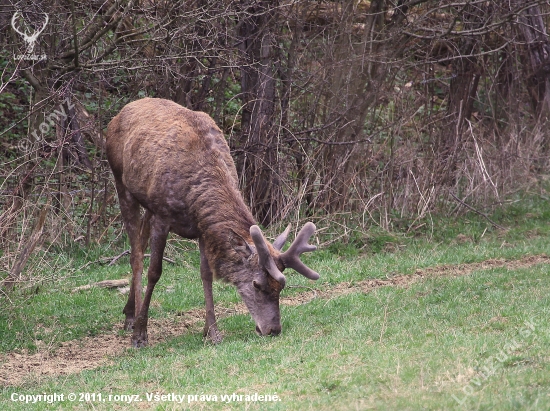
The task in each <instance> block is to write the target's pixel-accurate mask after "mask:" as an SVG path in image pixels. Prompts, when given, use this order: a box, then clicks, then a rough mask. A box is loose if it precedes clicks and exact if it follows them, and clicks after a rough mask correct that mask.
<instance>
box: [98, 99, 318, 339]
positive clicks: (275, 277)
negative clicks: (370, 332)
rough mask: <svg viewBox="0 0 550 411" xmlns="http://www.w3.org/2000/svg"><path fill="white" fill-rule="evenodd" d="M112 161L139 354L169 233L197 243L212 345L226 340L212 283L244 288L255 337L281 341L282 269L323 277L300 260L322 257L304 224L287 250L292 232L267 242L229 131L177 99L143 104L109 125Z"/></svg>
mask: <svg viewBox="0 0 550 411" xmlns="http://www.w3.org/2000/svg"><path fill="white" fill-rule="evenodd" d="M106 154H107V160H108V162H109V165H110V167H111V170H112V173H113V176H114V182H115V187H116V190H117V195H118V200H119V204H120V211H121V215H122V220H123V223H124V227H125V229H126V232H127V234H128V237H129V241H130V265H131V268H132V281H131V283H130V293H129V296H128V301H127V303H126V305H125V306H124V309H123V314H125V321H124V329H125V330H127V331H132V330H133V332H132V338H131V342H132V346H133V347H136V348H140V347H145V346H147V345H148V335H147V322H148V315H149V305H150V303H151V296H152V294H153V289H154V288H155V285H156V284H157V282H158V281H159V279H160V276H161V273H162V261H163V255H164V249H165V246H166V241H167V237H168V234H169V233H170V232H172V233H175V234H176V235H179V236H180V237H183V238H187V239H195V240H198V246H199V252H200V275H201V280H202V285H203V291H204V298H205V304H206V316H205V325H204V330H203V336H204V337H205V338H206V339H207V340H210V341H211V342H213V343H214V344H218V343H220V342H221V341H222V339H223V337H222V334H221V333H220V331H219V329H218V327H217V324H216V315H215V312H214V299H213V293H212V282H213V280H214V279H219V280H222V281H225V282H228V283H231V284H233V285H234V286H235V287H236V288H237V292H238V293H239V295H240V296H241V298H242V300H243V301H244V303H245V305H246V307H247V309H248V311H249V313H250V315H251V316H252V319H253V320H254V322H255V325H256V333H257V334H258V335H260V336H268V335H271V336H275V335H279V334H280V333H281V330H282V327H281V315H280V308H279V299H280V293H281V290H283V288H284V287H285V284H286V277H285V275H284V274H283V271H284V270H285V269H286V268H292V269H293V270H295V271H296V272H298V273H299V274H301V275H303V276H305V277H307V278H309V279H311V280H317V279H319V274H318V273H317V272H315V271H314V270H312V269H311V268H309V267H308V266H306V265H305V264H304V263H303V262H302V261H301V260H300V256H301V254H303V253H304V252H311V251H314V250H315V249H316V246H315V245H311V244H309V243H308V242H309V239H310V238H311V236H312V235H313V234H314V233H315V230H316V227H315V225H314V224H313V223H312V222H307V223H306V224H305V225H304V226H303V227H302V229H301V230H300V231H299V232H298V234H297V235H296V238H295V240H294V242H292V244H291V245H290V247H289V248H288V249H287V250H286V251H284V252H283V251H282V249H283V246H284V244H285V243H286V240H287V237H288V235H289V233H290V230H291V226H290V225H289V226H288V227H287V228H286V229H285V230H284V231H283V233H282V234H280V235H279V236H278V237H276V238H275V240H274V241H273V243H270V242H269V241H267V240H266V239H265V237H264V235H263V233H262V231H261V229H260V228H259V226H258V225H257V224H256V223H255V221H254V218H253V216H252V213H251V211H250V210H249V208H248V207H247V205H246V204H245V201H244V199H243V196H242V194H241V192H240V191H239V188H238V177H237V171H236V168H235V164H234V162H233V159H232V157H231V154H230V150H229V146H228V144H227V141H226V139H225V137H224V135H223V133H222V131H221V130H220V129H219V128H218V126H217V125H216V123H215V122H214V120H213V119H212V118H211V117H210V116H209V115H208V114H206V113H203V112H200V111H192V110H189V109H187V108H185V107H182V106H180V105H179V104H177V103H175V102H172V101H170V100H165V99H159V98H143V99H140V100H137V101H134V102H131V103H129V104H127V105H126V106H124V107H123V108H122V110H121V111H120V112H119V113H118V114H117V115H116V116H115V117H114V118H113V119H112V120H111V121H110V123H109V125H108V126H107V132H106ZM142 209H143V210H142ZM148 245H149V247H150V261H149V268H148V271H147V287H146V289H145V294H144V296H143V299H142V273H143V257H144V253H145V251H146V248H147V246H148Z"/></svg>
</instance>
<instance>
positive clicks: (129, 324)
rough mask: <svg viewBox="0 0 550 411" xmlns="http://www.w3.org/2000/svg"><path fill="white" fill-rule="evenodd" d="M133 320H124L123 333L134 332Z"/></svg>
mask: <svg viewBox="0 0 550 411" xmlns="http://www.w3.org/2000/svg"><path fill="white" fill-rule="evenodd" d="M134 322H135V319H134V318H126V320H125V321H124V331H133V330H134Z"/></svg>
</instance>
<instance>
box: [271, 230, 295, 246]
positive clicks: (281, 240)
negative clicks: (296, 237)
mask: <svg viewBox="0 0 550 411" xmlns="http://www.w3.org/2000/svg"><path fill="white" fill-rule="evenodd" d="M291 227H292V225H291V224H289V225H288V226H287V228H285V231H283V232H282V233H281V234H279V236H278V237H277V238H276V239H275V241H273V248H274V249H275V250H277V251H281V250H282V249H283V246H284V245H285V243H286V239H287V237H288V234H289V233H290V228H291Z"/></svg>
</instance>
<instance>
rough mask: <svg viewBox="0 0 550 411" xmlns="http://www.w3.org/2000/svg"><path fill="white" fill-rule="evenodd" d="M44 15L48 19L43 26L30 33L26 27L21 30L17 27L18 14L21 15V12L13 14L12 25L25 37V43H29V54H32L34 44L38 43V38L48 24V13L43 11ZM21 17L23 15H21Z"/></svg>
mask: <svg viewBox="0 0 550 411" xmlns="http://www.w3.org/2000/svg"><path fill="white" fill-rule="evenodd" d="M43 14H44V16H45V17H46V20H45V21H44V24H43V25H42V27H41V28H39V29H38V30H36V31H35V32H34V33H33V34H32V35H30V36H29V35H28V34H27V33H26V30H25V29H22V30H19V29H18V28H17V25H16V23H17V16H18V15H21V13H20V12H18V11H16V12H15V14H14V15H13V17H12V18H11V26H12V27H13V29H14V30H15V31H16V32H17V33H18V34H19V35H21V36H22V37H23V40H25V43H27V55H30V54H32V52H33V51H34V44H35V43H36V39H37V38H38V36H39V35H40V33H42V31H44V29H45V28H46V24H48V15H47V14H46V13H43ZM21 17H23V16H22V15H21Z"/></svg>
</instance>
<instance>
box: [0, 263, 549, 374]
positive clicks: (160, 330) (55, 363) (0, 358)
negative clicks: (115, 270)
mask: <svg viewBox="0 0 550 411" xmlns="http://www.w3.org/2000/svg"><path fill="white" fill-rule="evenodd" d="M538 264H550V257H548V256H546V255H536V256H527V257H523V258H521V259H519V260H504V259H490V260H485V261H482V262H479V263H468V264H456V265H440V266H436V267H428V268H423V269H418V270H416V271H415V272H414V274H411V275H395V276H389V278H387V279H372V280H364V281H360V282H355V283H339V284H336V285H334V286H332V287H329V288H327V289H325V290H314V289H312V288H309V289H308V287H304V288H305V289H308V291H304V292H302V293H299V294H297V295H294V296H292V297H284V298H281V304H283V305H289V306H296V305H301V304H305V303H308V302H310V301H312V300H313V299H315V298H322V299H329V298H334V297H337V296H341V295H346V294H351V293H357V292H365V293H366V292H370V291H372V290H374V289H376V288H379V287H387V286H397V287H408V286H410V285H411V284H412V283H414V282H416V281H418V280H421V279H423V278H426V277H438V276H463V275H468V274H471V273H472V272H474V271H478V270H487V269H492V268H501V267H505V268H507V269H510V270H514V269H521V268H528V267H532V266H535V265H538ZM247 312H248V311H247V309H246V307H245V305H244V304H243V303H239V304H235V305H234V306H232V307H216V315H217V317H218V318H224V317H228V316H231V315H238V314H246V313H247ZM204 315H205V312H204V309H193V310H189V311H186V312H183V313H181V314H179V315H177V316H175V317H173V318H167V319H154V318H151V319H149V327H148V331H149V332H148V334H149V345H150V346H153V345H156V344H158V343H160V342H163V341H165V340H167V339H169V338H172V337H175V336H179V335H182V334H184V333H185V332H188V331H190V330H191V331H193V332H198V333H200V332H201V326H202V324H203V323H204ZM120 327H121V324H117V325H116V326H114V327H113V329H112V330H111V331H109V332H107V333H105V334H101V335H96V336H92V337H86V338H81V339H78V340H72V341H66V342H64V343H62V344H61V345H60V346H58V347H48V346H44V347H39V350H38V352H36V353H33V354H30V353H27V352H25V351H23V352H19V353H16V352H11V353H7V354H0V384H1V385H20V384H22V383H23V382H24V381H25V380H28V379H32V380H35V382H40V380H41V379H43V378H45V377H50V376H57V375H67V374H73V373H78V372H80V371H83V370H88V369H93V368H97V367H100V366H102V365H109V364H112V363H113V362H114V361H115V358H117V357H119V356H120V355H121V354H123V353H124V352H125V351H126V350H128V349H132V348H130V335H129V333H120Z"/></svg>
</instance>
